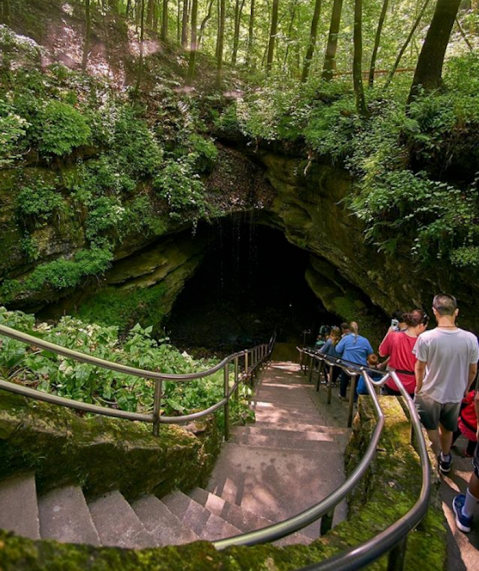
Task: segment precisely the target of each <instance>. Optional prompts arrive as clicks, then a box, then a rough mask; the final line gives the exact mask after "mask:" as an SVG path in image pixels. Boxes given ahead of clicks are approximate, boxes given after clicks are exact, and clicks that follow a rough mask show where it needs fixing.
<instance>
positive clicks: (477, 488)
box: [452, 444, 479, 533]
mask: <svg viewBox="0 0 479 571" xmlns="http://www.w3.org/2000/svg"><path fill="white" fill-rule="evenodd" d="M472 464H473V466H474V472H473V474H472V476H471V479H470V481H469V486H468V488H467V490H466V493H465V494H459V495H458V496H456V497H455V498H454V500H453V502H452V507H453V510H454V513H455V514H456V525H457V527H458V529H460V530H461V531H463V532H464V533H469V532H470V531H471V526H472V520H473V516H474V512H475V510H476V506H477V504H478V502H479V444H478V445H477V446H476V450H475V451H474V458H473V460H472Z"/></svg>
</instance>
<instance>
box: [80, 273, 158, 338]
mask: <svg viewBox="0 0 479 571" xmlns="http://www.w3.org/2000/svg"><path fill="white" fill-rule="evenodd" d="M165 293H166V291H165V286H164V284H162V283H159V284H157V285H155V286H152V287H148V288H135V289H121V288H113V287H105V288H102V289H100V290H99V291H98V292H97V293H96V294H95V295H94V296H93V297H91V298H89V299H88V300H86V301H85V302H84V303H82V305H81V307H80V308H79V309H78V312H77V315H78V317H79V318H80V319H82V320H83V321H86V322H88V323H98V324H100V325H107V326H111V325H115V326H117V327H118V328H119V331H120V333H121V334H123V333H124V332H125V331H127V330H128V329H129V328H131V327H132V326H133V325H134V324H135V323H139V324H140V325H142V326H143V327H146V326H149V325H150V324H157V323H159V322H161V320H162V318H163V317H164V314H165V311H164V306H163V304H164V299H163V298H164V295H165Z"/></svg>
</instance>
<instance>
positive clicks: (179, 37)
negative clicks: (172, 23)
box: [176, 0, 181, 44]
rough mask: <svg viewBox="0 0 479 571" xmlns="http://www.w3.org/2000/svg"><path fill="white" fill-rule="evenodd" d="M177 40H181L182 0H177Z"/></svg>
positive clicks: (178, 41)
mask: <svg viewBox="0 0 479 571" xmlns="http://www.w3.org/2000/svg"><path fill="white" fill-rule="evenodd" d="M176 41H177V43H178V44H179V43H180V42H181V0H176Z"/></svg>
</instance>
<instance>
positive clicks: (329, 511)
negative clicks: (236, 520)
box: [0, 325, 431, 571]
mask: <svg viewBox="0 0 479 571" xmlns="http://www.w3.org/2000/svg"><path fill="white" fill-rule="evenodd" d="M0 335H5V336H7V337H11V338H13V339H16V340H18V341H22V342H24V343H27V344H29V345H33V346H35V347H38V348H41V349H45V350H48V351H52V352H54V353H57V354H59V355H63V356H65V357H68V358H72V359H75V360H78V361H81V362H84V363H90V364H92V365H96V366H99V367H102V368H107V369H111V370H114V371H117V372H120V373H126V374H129V375H134V376H140V377H145V378H151V379H155V381H156V385H155V404H154V411H153V414H151V415H147V414H138V413H130V412H126V411H119V410H113V409H108V408H106V407H101V406H97V405H91V404H88V403H82V402H79V401H74V400H72V399H66V398H63V397H58V396H56V395H52V394H49V393H44V392H41V391H37V390H34V389H30V388H27V387H23V386H21V385H17V384H15V383H10V382H6V381H0V389H3V390H7V391H10V392H14V393H17V394H22V395H24V396H27V397H30V398H36V399H38V400H44V401H47V402H51V403H53V404H58V405H62V406H66V407H69V408H75V409H77V410H83V411H85V412H93V413H97V414H103V415H107V416H114V417H117V418H126V419H129V420H140V421H144V422H150V423H153V431H154V433H155V434H158V430H159V425H160V423H182V422H186V421H189V420H193V419H197V418H201V417H202V416H205V415H207V414H210V413H211V412H214V411H215V410H218V409H219V408H221V407H222V406H223V407H224V411H225V438H226V439H228V436H229V433H228V416H229V410H228V403H229V399H230V398H231V395H232V394H233V393H235V391H236V389H237V387H238V385H239V384H240V383H241V382H243V381H244V380H245V379H247V378H249V376H250V375H253V374H255V372H256V371H257V370H258V367H259V366H260V365H261V364H262V363H263V362H264V361H265V360H266V359H267V358H268V357H269V355H270V354H271V352H272V350H273V346H274V343H275V336H273V337H272V339H271V340H270V342H269V343H265V344H262V345H259V346H257V347H254V348H253V349H249V350H245V351H240V352H238V353H235V354H233V355H230V356H228V357H226V358H225V359H223V360H222V361H221V362H220V363H218V364H217V365H216V366H215V367H213V368H211V369H209V370H207V371H202V372H200V373H192V374H188V375H167V374H163V373H159V372H155V371H146V370H144V369H137V368H134V367H129V366H126V365H121V364H119V363H114V362H111V361H106V360H103V359H99V358H97V357H93V356H91V355H87V354H85V353H81V352H79V351H74V350H71V349H67V348H65V347H61V346H59V345H55V344H54V343H50V342H48V341H44V340H42V339H39V338H37V337H34V336H32V335H28V334H26V333H21V332H19V331H16V330H15V329H11V328H9V327H6V326H3V325H0ZM299 351H300V355H301V360H300V363H301V369H302V370H303V372H305V374H306V373H308V372H309V380H310V381H311V380H312V376H313V374H314V366H313V365H314V363H315V361H316V362H317V363H318V368H317V372H318V380H317V383H318V385H317V388H318V389H319V377H320V372H321V367H330V373H332V368H333V367H335V366H336V367H340V368H341V369H342V370H343V371H345V372H346V373H347V374H348V375H349V376H350V377H351V379H352V383H351V389H350V413H349V418H348V425H349V426H350V425H351V420H352V410H353V405H354V393H355V387H356V380H357V377H358V376H359V375H363V376H364V379H365V382H366V387H367V389H368V392H369V394H370V396H371V398H372V400H373V404H374V407H375V410H376V413H377V417H378V420H377V423H376V427H375V429H374V431H373V434H372V437H371V440H370V442H369V444H368V447H367V449H366V452H365V454H364V456H363V458H362V459H361V460H360V462H359V463H358V465H357V466H356V468H355V469H354V471H353V472H352V473H351V474H350V476H349V477H348V479H347V480H346V481H345V482H344V483H343V484H341V486H340V487H339V488H337V489H336V490H335V491H334V492H332V493H331V494H330V495H329V496H327V497H326V498H324V499H323V500H322V501H321V502H318V503H317V504H315V505H313V506H311V507H310V508H308V509H307V510H304V511H303V512H301V513H299V514H297V515H296V516H293V517H291V518H289V519H287V520H285V521H282V522H280V523H277V524H273V525H271V526H268V527H266V528H263V529H260V530H257V531H253V532H249V533H245V534H242V535H238V536H234V537H230V538H226V539H222V540H219V541H215V542H213V545H214V546H215V547H216V548H217V549H225V548H226V547H230V546H234V545H255V544H259V543H267V542H271V541H275V540H277V539H281V538H283V537H286V536H288V535H290V534H291V533H294V532H296V531H299V530H301V529H303V528H304V527H306V526H307V525H309V524H311V523H313V522H315V521H317V520H318V519H320V518H321V534H322V535H323V534H324V533H326V532H327V531H329V529H331V527H332V521H333V516H334V509H335V507H336V506H337V505H338V504H339V503H340V502H341V501H342V500H343V499H344V498H345V497H346V496H347V495H348V494H349V493H350V492H351V491H352V490H353V489H354V488H355V486H356V485H357V484H358V483H359V481H360V479H361V478H362V476H363V475H364V474H365V472H366V470H367V469H368V467H369V465H370V463H371V461H372V459H373V458H374V455H375V453H376V449H377V446H378V443H379V439H380V437H381V432H382V429H383V426H384V414H383V412H382V410H381V406H380V403H379V399H378V398H377V395H376V390H375V389H376V388H377V387H380V386H382V385H383V384H384V383H385V382H386V381H387V380H388V379H389V378H392V379H393V380H394V381H395V382H396V384H397V386H398V388H399V390H400V392H401V395H402V396H403V397H404V399H405V402H406V405H407V408H408V410H409V414H410V418H411V423H412V426H413V430H414V434H415V436H416V441H417V446H418V452H419V457H420V461H421V466H422V484H421V491H420V494H419V498H418V499H417V501H416V503H415V504H414V506H413V507H412V508H411V509H410V510H409V511H408V512H407V513H406V514H405V515H404V516H403V517H401V518H400V519H399V520H398V521H397V522H395V523H394V524H392V525H391V526H389V527H388V528H387V529H385V530H384V531H383V532H381V533H380V534H378V535H376V536H375V537H373V538H371V539H370V540H368V541H366V542H364V543H362V544H360V545H358V546H355V547H352V548H350V549H348V550H346V551H344V552H342V553H340V554H339V555H337V556H335V557H333V558H331V559H328V560H326V561H322V562H319V563H315V564H312V565H310V566H308V567H304V568H303V569H301V570H298V571H326V570H327V571H336V570H337V569H341V570H357V569H362V568H364V567H365V566H366V565H368V564H370V563H372V562H373V561H375V560H377V559H378V558H379V557H381V556H382V555H384V554H386V553H388V552H389V554H390V566H389V569H393V568H394V569H401V568H402V566H401V565H399V566H398V563H397V562H398V561H399V562H400V561H403V556H404V548H405V542H406V539H407V535H408V533H409V532H410V531H411V530H413V529H414V528H415V527H416V526H417V525H418V523H419V522H420V521H421V520H422V519H423V517H424V516H425V514H426V512H427V507H428V503H429V496H430V470H431V469H430V465H429V459H428V455H427V449H426V443H425V441H424V436H423V433H422V429H421V423H420V420H419V417H418V415H417V412H416V410H415V407H414V404H413V402H412V400H411V398H410V397H409V395H408V394H407V392H406V390H405V389H404V387H403V385H402V383H401V381H400V380H399V378H398V377H397V375H396V373H395V372H393V371H390V372H388V373H385V374H384V376H383V377H382V378H381V379H380V380H378V381H374V380H373V379H372V378H371V377H370V375H369V373H370V372H371V369H369V368H367V367H363V366H361V365H358V364H356V363H350V362H347V361H343V360H341V359H335V358H331V357H329V356H327V355H324V354H321V353H316V352H314V351H312V350H310V349H299ZM241 357H244V373H243V374H240V373H239V359H240V358H241ZM308 361H309V365H308ZM232 362H233V363H234V384H233V386H232V387H230V379H229V367H230V364H231V363H232ZM222 368H223V370H224V397H223V399H221V400H220V401H219V402H218V403H216V404H214V405H213V406H211V407H209V408H208V409H206V410H203V411H200V412H197V413H193V414H190V415H183V416H179V417H166V416H163V415H160V405H161V396H162V383H163V381H165V380H172V381H188V380H193V379H199V378H204V377H206V376H208V375H211V374H213V373H215V372H217V371H219V370H220V369H222ZM327 376H328V375H327ZM328 377H329V380H328V403H329V402H330V401H331V384H332V383H331V380H332V374H330V375H329V376H328Z"/></svg>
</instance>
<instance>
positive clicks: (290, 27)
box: [283, 0, 298, 69]
mask: <svg viewBox="0 0 479 571" xmlns="http://www.w3.org/2000/svg"><path fill="white" fill-rule="evenodd" d="M297 6H298V0H294V3H293V6H292V9H291V20H290V22H289V28H288V45H287V46H286V52H285V54H284V62H283V69H286V66H287V65H288V56H289V45H290V42H291V36H292V35H293V26H294V20H295V18H296V8H297Z"/></svg>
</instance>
